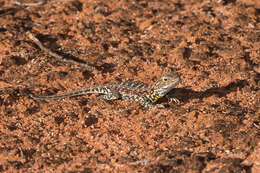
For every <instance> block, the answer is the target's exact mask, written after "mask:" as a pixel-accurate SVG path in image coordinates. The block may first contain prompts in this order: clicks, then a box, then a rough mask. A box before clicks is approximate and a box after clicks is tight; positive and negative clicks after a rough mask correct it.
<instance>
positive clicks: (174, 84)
mask: <svg viewBox="0 0 260 173" xmlns="http://www.w3.org/2000/svg"><path fill="white" fill-rule="evenodd" d="M179 83H180V80H177V81H176V82H174V83H172V84H171V85H170V86H166V87H163V88H161V89H159V90H158V91H157V93H158V94H159V95H162V96H164V95H166V94H167V93H168V92H170V91H171V90H172V89H173V88H174V87H175V86H177V85H178V84H179Z"/></svg>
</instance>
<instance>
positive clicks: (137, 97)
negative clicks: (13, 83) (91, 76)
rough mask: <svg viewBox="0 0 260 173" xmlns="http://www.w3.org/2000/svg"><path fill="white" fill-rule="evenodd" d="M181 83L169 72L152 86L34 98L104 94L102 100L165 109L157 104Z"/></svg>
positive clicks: (120, 85)
mask: <svg viewBox="0 0 260 173" xmlns="http://www.w3.org/2000/svg"><path fill="white" fill-rule="evenodd" d="M179 82H180V77H179V75H178V74H177V73H176V72H169V73H166V74H164V75H163V76H161V77H160V78H159V79H158V80H157V81H156V82H154V83H153V84H152V85H148V84H146V83H142V82H131V81H126V82H121V81H116V82H110V83H106V84H104V85H100V86H92V87H87V88H83V89H80V90H74V91H71V92H68V93H64V94H61V95H49V96H32V95H31V97H32V98H33V99H36V100H46V99H61V98H65V97H73V96H79V95H84V94H92V93H97V94H103V96H102V97H101V100H103V101H111V100H116V99H122V100H133V101H136V102H139V103H140V104H141V105H142V106H144V107H146V108H154V107H157V108H164V105H162V104H155V103H156V102H157V101H158V100H159V99H160V98H162V97H164V96H167V94H168V93H169V91H171V90H172V89H173V88H174V87H175V86H177V85H178V84H179ZM171 100H173V101H175V102H179V100H178V99H176V98H171Z"/></svg>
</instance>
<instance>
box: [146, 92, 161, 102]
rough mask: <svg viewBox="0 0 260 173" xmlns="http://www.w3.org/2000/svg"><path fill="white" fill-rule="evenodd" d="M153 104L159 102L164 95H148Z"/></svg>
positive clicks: (154, 93)
mask: <svg viewBox="0 0 260 173" xmlns="http://www.w3.org/2000/svg"><path fill="white" fill-rule="evenodd" d="M146 97H147V98H148V99H149V100H150V101H151V102H152V103H155V102H157V101H158V100H159V99H160V98H162V97H163V95H161V94H158V93H157V92H152V93H151V94H148V95H147V96H146Z"/></svg>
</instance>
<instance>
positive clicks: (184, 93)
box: [169, 80, 248, 103]
mask: <svg viewBox="0 0 260 173" xmlns="http://www.w3.org/2000/svg"><path fill="white" fill-rule="evenodd" d="M246 85H248V81H246V80H239V81H236V82H231V83H230V84H228V85H226V86H223V87H213V88H209V89H207V90H205V91H193V90H191V89H186V88H175V89H173V90H172V91H171V92H170V93H169V97H170V98H172V97H174V98H177V99H179V100H180V101H181V102H182V103H187V102H188V101H189V100H192V99H203V98H206V97H210V96H212V95H217V96H218V97H225V96H226V95H227V94H229V93H231V92H234V91H236V90H237V88H239V89H242V88H244V87H245V86H246Z"/></svg>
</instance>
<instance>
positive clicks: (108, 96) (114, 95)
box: [100, 91, 121, 103]
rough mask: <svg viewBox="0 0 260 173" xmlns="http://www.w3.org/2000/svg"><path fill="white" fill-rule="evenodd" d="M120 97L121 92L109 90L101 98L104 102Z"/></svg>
mask: <svg viewBox="0 0 260 173" xmlns="http://www.w3.org/2000/svg"><path fill="white" fill-rule="evenodd" d="M120 97H121V96H120V94H119V92H116V91H112V92H109V93H107V94H105V95H102V96H100V100H102V101H103V102H105V103H107V102H108V101H112V100H117V99H119V98H120Z"/></svg>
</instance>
